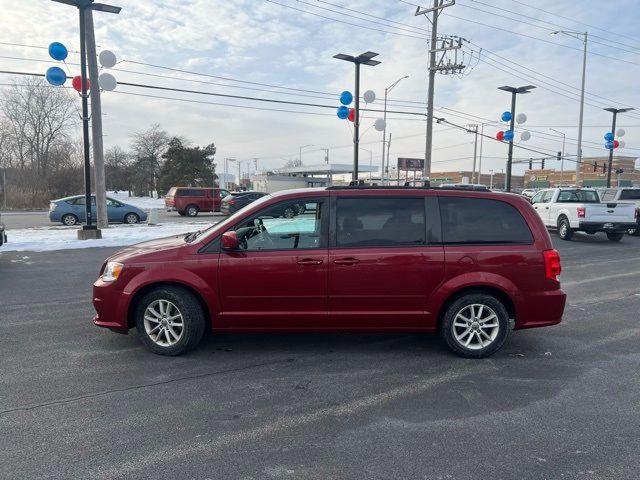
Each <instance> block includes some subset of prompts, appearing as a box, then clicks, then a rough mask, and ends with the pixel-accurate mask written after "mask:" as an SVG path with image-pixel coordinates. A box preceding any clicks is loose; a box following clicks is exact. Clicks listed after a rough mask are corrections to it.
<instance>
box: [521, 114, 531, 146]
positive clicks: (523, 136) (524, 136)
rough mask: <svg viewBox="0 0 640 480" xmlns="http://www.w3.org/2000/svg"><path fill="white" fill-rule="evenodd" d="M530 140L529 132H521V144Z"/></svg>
mask: <svg viewBox="0 0 640 480" xmlns="http://www.w3.org/2000/svg"><path fill="white" fill-rule="evenodd" d="M523 115H524V114H523ZM530 138H531V132H529V131H528V130H526V131H524V132H522V133H521V134H520V140H522V141H523V142H526V141H527V140H529V139H530Z"/></svg>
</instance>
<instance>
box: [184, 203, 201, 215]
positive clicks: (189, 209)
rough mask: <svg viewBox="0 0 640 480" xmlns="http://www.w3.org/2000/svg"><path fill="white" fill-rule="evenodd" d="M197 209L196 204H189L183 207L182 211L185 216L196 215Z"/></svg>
mask: <svg viewBox="0 0 640 480" xmlns="http://www.w3.org/2000/svg"><path fill="white" fill-rule="evenodd" d="M199 211H200V209H199V208H198V207H197V206H196V205H189V206H188V207H187V208H186V209H185V211H184V213H185V214H186V215H187V217H197V216H198V212H199Z"/></svg>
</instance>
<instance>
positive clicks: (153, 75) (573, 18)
mask: <svg viewBox="0 0 640 480" xmlns="http://www.w3.org/2000/svg"><path fill="white" fill-rule="evenodd" d="M415 1H416V0H408V1H404V0H367V1H364V0H326V1H324V0H271V1H269V0H145V1H139V0H135V1H134V0H120V1H118V2H117V3H115V2H114V4H117V5H118V6H121V7H122V11H121V13H120V14H119V15H113V14H108V13H101V12H96V13H95V14H94V19H95V28H96V41H97V43H98V51H100V50H105V49H107V50H111V51H113V52H115V53H116V55H117V58H118V64H117V65H116V67H115V68H113V69H111V73H112V74H113V75H114V76H115V77H116V79H117V80H118V81H119V82H128V83H138V84H146V85H152V86H160V87H169V88H178V89H186V90H194V91H198V92H209V93H215V94H225V95H237V96H247V97H254V98H261V99H274V100H285V101H290V102H305V103H313V104H318V105H327V106H333V107H335V108H337V107H338V106H339V105H340V103H339V100H338V99H339V95H340V92H342V91H343V90H349V91H351V92H353V87H354V68H353V65H352V64H350V63H347V62H343V61H340V60H336V59H334V58H333V55H335V54H337V53H346V54H354V55H357V54H359V53H362V52H365V51H368V50H371V51H374V52H377V53H379V56H378V57H377V59H378V60H380V61H381V62H382V63H381V64H380V65H378V66H375V67H367V66H363V67H362V76H361V90H362V92H364V91H365V90H373V91H374V92H375V93H376V97H377V98H376V100H375V102H374V103H373V104H371V105H368V106H369V107H370V108H373V109H382V98H383V96H384V90H385V87H387V86H389V85H390V84H392V83H393V82H395V81H396V80H397V79H399V78H401V77H403V76H405V75H408V76H409V78H407V79H404V80H402V81H401V82H400V83H399V84H398V85H397V86H396V87H395V88H393V90H392V91H391V92H390V93H389V100H388V102H389V106H388V109H389V110H395V111H401V112H411V113H413V114H408V113H389V114H388V121H387V125H388V128H387V134H389V133H391V134H392V140H391V148H390V153H391V159H392V164H393V163H394V162H395V159H396V158H397V157H415V158H420V157H424V143H425V128H426V125H425V121H424V116H423V115H416V114H424V113H425V111H426V106H425V101H426V91H427V69H426V65H427V57H428V42H427V37H428V35H429V31H430V23H429V21H428V20H427V18H425V17H424V16H415V15H414V13H415V10H416V7H415V6H414V5H415ZM429 3H431V2H429ZM603 5H606V8H603ZM635 7H636V2H635V1H634V0H610V1H608V2H605V3H603V2H598V1H595V0H579V1H578V0H555V1H549V0H536V1H533V0H482V1H480V0H458V1H456V3H455V5H454V6H451V7H448V8H446V9H444V10H443V11H442V14H441V15H440V17H439V19H438V27H439V28H438V31H439V33H440V34H443V35H457V36H460V37H463V38H464V39H465V40H466V41H465V42H464V45H465V47H464V49H463V50H464V52H465V53H464V57H463V58H462V60H463V61H464V62H465V63H468V65H469V67H468V68H467V69H466V70H465V72H464V74H462V75H459V76H446V75H440V74H439V75H437V76H436V84H435V105H436V112H435V115H436V116H437V117H442V118H445V119H446V120H448V121H450V122H453V123H456V124H458V125H462V126H466V125H470V124H482V123H485V125H484V127H483V128H484V132H485V134H487V135H490V136H492V137H493V136H495V134H496V132H498V131H499V130H505V129H506V128H505V127H506V125H505V124H504V123H502V124H500V115H501V113H502V112H503V111H505V110H508V109H509V107H510V94H508V93H506V92H503V91H500V90H498V89H497V87H499V86H501V85H511V86H522V85H528V84H531V85H535V86H536V87H537V88H536V89H535V90H533V91H532V93H530V94H527V95H522V96H519V97H518V104H517V112H523V113H525V114H526V115H527V117H528V118H527V121H526V123H524V124H523V125H519V128H518V129H516V139H517V141H516V145H523V146H526V147H529V148H532V149H534V150H539V151H541V152H549V153H551V152H557V151H560V150H561V148H562V136H561V134H558V133H555V132H553V131H551V130H550V128H555V129H556V130H559V131H561V132H563V133H564V134H565V135H566V147H565V151H566V155H567V156H570V157H569V158H575V154H576V144H577V142H576V139H577V135H578V133H577V132H578V129H577V125H578V114H579V95H580V82H581V73H582V42H581V40H579V39H577V38H573V37H571V36H569V35H565V34H559V35H555V36H552V35H550V33H551V32H552V31H554V30H569V31H577V32H585V31H587V32H588V34H589V39H590V42H589V44H588V46H589V49H588V50H589V55H588V57H587V74H586V91H587V96H586V99H585V103H586V104H585V109H584V124H585V128H584V133H583V142H584V143H583V155H584V156H585V157H592V156H602V155H606V154H607V151H606V150H605V149H604V147H603V143H604V141H603V136H604V134H605V133H606V132H607V131H609V130H610V129H611V127H610V125H611V114H610V113H608V112H605V111H603V110H602V108H603V107H629V106H630V107H637V108H638V112H635V113H634V112H630V113H629V114H623V115H620V116H619V118H618V125H619V127H622V128H624V129H625V130H626V135H625V136H624V138H623V140H624V141H625V143H626V147H625V148H624V149H621V150H619V152H618V153H620V154H625V155H630V156H635V155H638V156H640V89H638V88H637V78H638V77H639V76H640V55H639V53H640V27H639V26H638V25H640V11H638V9H637V8H635ZM0 11H2V12H3V13H2V20H1V22H0V24H1V25H2V29H1V30H0V66H1V67H2V68H0V70H9V71H21V72H33V73H44V72H45V71H46V69H47V68H48V67H50V66H52V65H55V64H59V62H55V61H53V60H51V59H50V58H49V57H48V54H47V50H46V49H45V48H35V47H46V46H47V45H49V44H50V43H51V42H53V41H59V42H62V43H64V44H65V45H66V46H67V47H68V48H69V50H71V53H70V55H69V57H68V59H67V68H68V71H69V74H70V75H72V76H73V75H76V74H79V66H78V65H77V62H78V59H79V56H78V54H77V51H78V49H79V40H78V36H79V35H78V18H77V13H76V12H77V11H76V10H74V9H73V8H72V7H69V6H66V5H63V4H59V3H55V2H52V1H47V0H21V1H20V2H15V1H11V0H0ZM531 37H533V38H531ZM10 44H21V45H25V46H17V45H10ZM168 68H171V69H174V70H169V69H168ZM176 70H180V71H176ZM15 78H17V77H15V76H11V75H7V74H0V84H2V88H5V87H4V85H6V84H7V83H9V82H11V81H12V80H13V79H15ZM17 81H19V79H18V80H17ZM70 94H72V92H70ZM159 97H165V98H159ZM78 101H79V100H78ZM102 103H103V113H104V115H105V116H104V119H103V125H104V135H105V137H104V143H105V147H106V148H109V147H111V146H114V145H119V146H122V147H124V148H126V147H127V145H128V144H129V142H130V137H131V135H132V134H133V133H134V132H136V131H140V130H144V129H147V128H149V127H150V126H151V125H152V124H154V123H158V124H160V125H161V126H162V127H163V128H164V129H165V130H167V131H168V132H169V133H170V134H172V135H179V136H182V137H186V138H188V139H189V140H190V141H191V143H192V144H194V145H206V144H209V143H212V142H213V143H215V144H216V146H217V148H218V150H217V162H218V165H219V167H218V169H219V170H221V165H222V163H223V162H222V159H223V158H224V157H232V158H236V159H238V160H241V161H243V162H246V164H245V165H247V164H249V162H250V163H251V168H252V169H253V159H258V160H257V163H258V169H259V170H263V169H273V168H277V167H281V166H282V165H283V164H284V163H285V161H287V160H291V159H294V158H297V157H298V156H299V152H300V150H299V148H300V147H301V146H304V145H310V146H307V147H305V148H304V149H303V153H302V161H303V163H305V164H309V165H312V164H319V163H321V162H323V161H324V155H325V152H324V150H322V149H325V148H329V157H330V161H331V162H332V163H350V162H351V161H352V158H353V157H352V156H353V150H352V149H353V146H352V132H351V125H350V124H349V122H348V121H346V120H340V119H338V118H337V116H336V114H335V112H336V110H335V108H322V107H305V106H296V105H286V104H278V103H268V102H260V101H251V100H243V99H237V98H225V97H219V96H212V95H203V94H197V93H184V92H175V91H173V92H172V91H165V90H158V89H149V88H141V87H134V86H127V85H122V84H120V85H118V87H117V88H116V90H115V91H113V92H103V95H102ZM361 106H362V105H361ZM265 109H266V110H265ZM274 110H279V111H274ZM381 115H382V114H380V113H373V112H364V114H363V119H362V121H361V151H360V159H361V160H360V161H361V163H364V164H368V163H372V165H379V164H380V160H381V150H382V134H381V133H380V132H377V131H376V130H375V129H374V128H372V125H373V123H374V121H375V120H376V119H377V118H378V117H380V116H381ZM524 130H529V131H530V132H531V139H530V140H528V141H527V142H523V141H520V140H519V137H520V133H521V132H522V131H524ZM75 134H76V135H78V136H80V134H81V132H80V131H79V130H78V131H77V132H75ZM473 141H474V136H473V135H472V134H469V133H466V132H465V131H464V130H462V129H458V128H451V127H450V126H446V125H445V124H436V125H434V145H433V171H434V172H435V171H451V170H471V168H472V163H473V151H474V143H473ZM506 152H507V146H506V145H504V144H502V143H500V142H497V141H495V140H493V139H491V138H485V139H484V141H483V142H482V154H483V160H482V171H483V172H485V173H486V172H488V171H489V169H493V170H495V171H496V172H498V171H500V170H501V169H503V168H504V165H505V159H506ZM532 156H533V157H535V158H538V157H541V156H542V154H539V153H533V152H528V151H524V150H520V149H518V148H516V149H515V153H514V157H515V158H517V159H528V158H529V157H532ZM557 163H558V162H555V161H547V163H546V166H547V168H549V167H551V168H559V164H557ZM574 166H575V163H573V162H571V161H570V160H569V161H567V162H565V170H568V169H571V168H574ZM526 167H528V162H527V163H522V164H517V165H516V166H515V168H514V173H516V174H518V173H522V172H523V171H524V169H525V168H526ZM243 168H247V167H246V166H245V167H243Z"/></svg>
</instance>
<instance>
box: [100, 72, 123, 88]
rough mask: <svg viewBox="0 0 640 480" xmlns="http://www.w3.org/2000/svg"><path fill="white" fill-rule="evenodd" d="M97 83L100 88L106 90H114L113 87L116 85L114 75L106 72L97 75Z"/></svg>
mask: <svg viewBox="0 0 640 480" xmlns="http://www.w3.org/2000/svg"><path fill="white" fill-rule="evenodd" d="M98 83H99V84H100V88H102V89H103V90H106V91H107V92H110V91H112V90H115V88H116V87H117V86H118V82H117V81H116V77H114V76H113V75H111V74H110V73H106V72H105V73H101V74H100V76H99V77H98Z"/></svg>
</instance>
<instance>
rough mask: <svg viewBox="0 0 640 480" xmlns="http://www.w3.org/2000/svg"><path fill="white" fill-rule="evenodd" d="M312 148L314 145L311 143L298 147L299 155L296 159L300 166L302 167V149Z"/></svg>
mask: <svg viewBox="0 0 640 480" xmlns="http://www.w3.org/2000/svg"><path fill="white" fill-rule="evenodd" d="M314 146H315V145H314V144H313V143H310V144H309V145H302V146H301V147H300V155H299V156H298V159H299V160H300V165H302V149H303V148H307V147H314Z"/></svg>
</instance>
